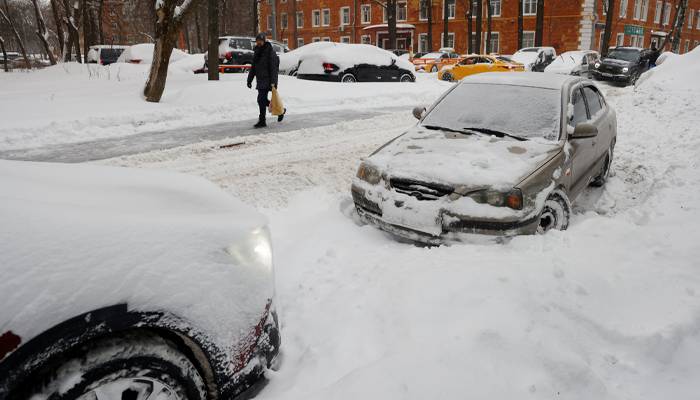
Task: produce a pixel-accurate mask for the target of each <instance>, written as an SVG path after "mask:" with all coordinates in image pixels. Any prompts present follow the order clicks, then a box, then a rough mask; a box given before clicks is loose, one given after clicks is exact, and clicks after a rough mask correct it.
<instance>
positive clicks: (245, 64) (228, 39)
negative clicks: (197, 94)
mask: <svg viewBox="0 0 700 400" xmlns="http://www.w3.org/2000/svg"><path fill="white" fill-rule="evenodd" d="M268 41H269V42H270V44H271V45H272V49H273V50H274V51H275V52H276V53H277V55H278V56H279V55H282V54H284V53H286V52H288V51H289V47H287V45H285V44H284V43H280V42H278V41H276V40H268ZM254 53H255V38H254V37H250V36H221V37H220V38H219V69H220V70H221V72H239V71H244V70H246V69H248V68H250V65H252V64H253V54H254ZM208 59H209V54H208V53H207V52H205V53H204V66H203V67H202V69H200V70H199V72H206V71H207V60H208Z"/></svg>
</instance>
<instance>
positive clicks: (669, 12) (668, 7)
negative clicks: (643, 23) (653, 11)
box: [664, 3, 671, 25]
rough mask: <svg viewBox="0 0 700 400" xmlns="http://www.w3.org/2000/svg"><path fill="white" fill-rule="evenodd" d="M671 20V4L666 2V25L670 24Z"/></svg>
mask: <svg viewBox="0 0 700 400" xmlns="http://www.w3.org/2000/svg"><path fill="white" fill-rule="evenodd" d="M670 20H671V4H670V3H668V4H667V3H664V25H668V22H669V21H670Z"/></svg>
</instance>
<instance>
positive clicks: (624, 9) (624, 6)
mask: <svg viewBox="0 0 700 400" xmlns="http://www.w3.org/2000/svg"><path fill="white" fill-rule="evenodd" d="M620 18H627V0H620Z"/></svg>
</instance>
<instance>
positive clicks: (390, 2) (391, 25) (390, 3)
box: [372, 0, 397, 50]
mask: <svg viewBox="0 0 700 400" xmlns="http://www.w3.org/2000/svg"><path fill="white" fill-rule="evenodd" d="M372 1H373V2H375V3H376V4H379V6H380V7H382V8H383V9H384V10H385V12H386V23H387V31H389V46H388V47H389V49H390V50H393V49H395V48H396V5H397V0H372ZM377 45H379V43H377ZM380 47H381V46H380Z"/></svg>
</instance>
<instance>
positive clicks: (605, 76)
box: [591, 70, 631, 82]
mask: <svg viewBox="0 0 700 400" xmlns="http://www.w3.org/2000/svg"><path fill="white" fill-rule="evenodd" d="M591 72H592V73H593V77H594V78H595V79H597V80H599V81H618V82H627V81H629V80H630V77H631V75H630V74H629V73H626V74H614V73H610V72H600V71H597V70H593V71H591Z"/></svg>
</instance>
